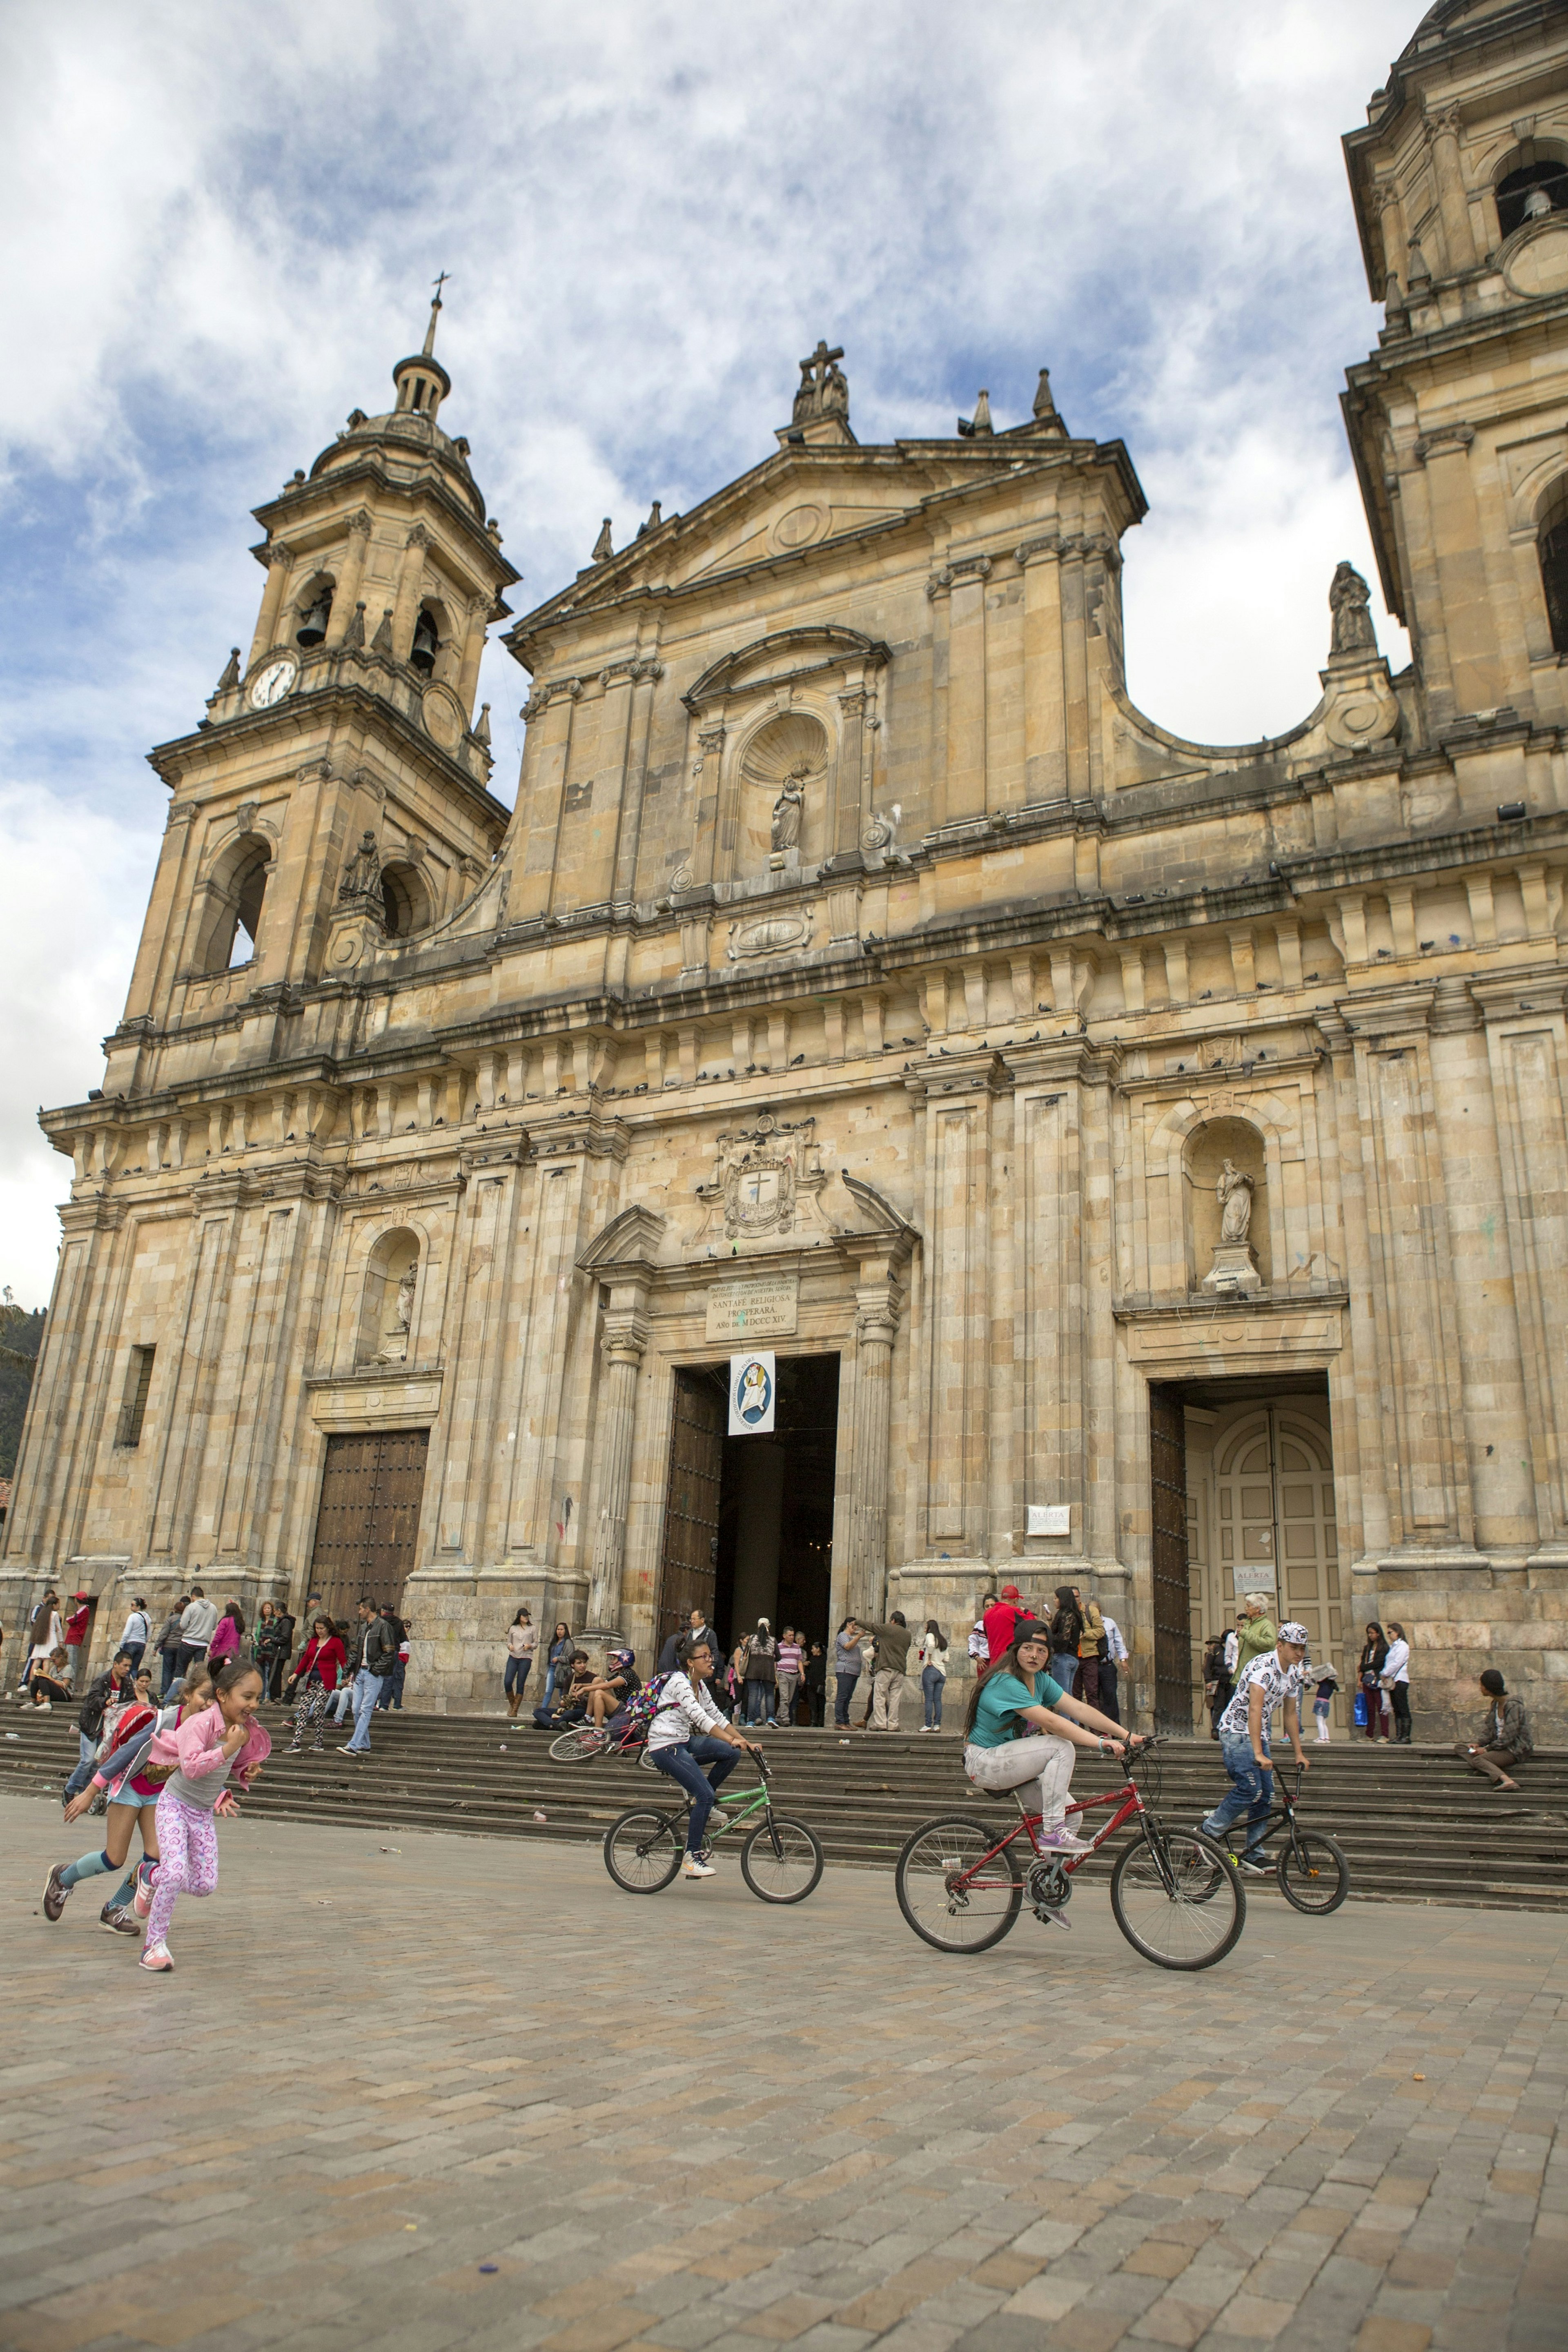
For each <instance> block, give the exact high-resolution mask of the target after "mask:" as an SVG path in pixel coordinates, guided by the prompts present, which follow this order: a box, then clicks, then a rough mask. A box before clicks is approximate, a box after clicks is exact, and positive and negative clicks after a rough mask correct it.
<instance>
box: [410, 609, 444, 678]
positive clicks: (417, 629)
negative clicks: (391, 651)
mask: <svg viewBox="0 0 1568 2352" xmlns="http://www.w3.org/2000/svg"><path fill="white" fill-rule="evenodd" d="M440 650H441V631H440V628H439V626H438V625H437V619H436V615H435V614H434V613H433V612H432V610H431V608H430V606H429V605H428V604H421V605H420V607H419V618H418V619H417V620H416V622H415V624H414V643H413V645H412V646H410V647H409V650H408V661H409V667H411V668H413V669H416V670H417V671H418V672H419V674H420V676H421V677H430V676H431V674H432V672H433V671H434V669H435V667H436V656H437V654H438V653H439V652H440Z"/></svg>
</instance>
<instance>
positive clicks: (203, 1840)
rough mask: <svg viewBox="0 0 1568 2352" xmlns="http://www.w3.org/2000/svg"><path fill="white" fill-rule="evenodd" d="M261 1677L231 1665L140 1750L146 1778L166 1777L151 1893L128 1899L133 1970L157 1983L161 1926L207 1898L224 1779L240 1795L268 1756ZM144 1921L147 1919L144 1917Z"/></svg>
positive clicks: (164, 1942)
mask: <svg viewBox="0 0 1568 2352" xmlns="http://www.w3.org/2000/svg"><path fill="white" fill-rule="evenodd" d="M261 1688H262V1684H261V1670H260V1668H259V1667H258V1666H251V1665H246V1664H242V1663H241V1661H240V1660H238V1659H234V1660H232V1661H231V1663H230V1664H228V1665H226V1666H224V1667H222V1668H221V1669H220V1670H219V1672H218V1675H217V1677H216V1682H215V1684H214V1685H213V1691H214V1703H213V1705H212V1706H207V1707H203V1709H202V1710H201V1712H200V1713H199V1714H197V1715H193V1716H187V1717H186V1718H185V1720H184V1722H183V1723H181V1724H180V1726H179V1727H178V1728H177V1729H175V1730H169V1731H159V1732H155V1733H154V1734H153V1740H152V1744H151V1746H150V1748H149V1749H148V1759H149V1762H150V1764H151V1765H152V1767H153V1769H154V1770H156V1769H157V1768H158V1767H159V1766H161V1765H173V1766H174V1771H173V1774H172V1776H171V1777H170V1779H169V1780H166V1781H165V1783H164V1786H163V1795H162V1796H161V1797H160V1798H159V1800H158V1812H157V1835H158V1850H159V1854H160V1857H161V1859H160V1861H159V1863H158V1866H157V1868H156V1869H155V1870H154V1871H153V1874H152V1881H151V1885H152V1892H151V1895H149V1894H148V1891H147V1888H146V1886H145V1885H139V1886H138V1887H137V1888H136V1891H135V1894H134V1895H133V1897H132V1905H133V1907H134V1909H135V1911H136V1914H137V1916H138V1917H146V1919H147V1941H146V1945H145V1948H143V1950H142V1957H141V1958H140V1960H139V1961H138V1962H137V1966H138V1967H139V1968H143V1969H149V1970H150V1971H152V1972H153V1973H154V1974H158V1975H163V1974H165V1973H166V1972H167V1971H168V1970H169V1969H172V1968H173V1967H174V1960H173V1958H171V1957H170V1952H169V1922H170V1920H171V1919H172V1918H173V1917H174V1905H175V1903H176V1902H177V1900H178V1899H179V1897H180V1896H181V1895H211V1894H212V1893H213V1891H214V1889H215V1888H216V1885H217V1831H216V1828H215V1826H214V1823H213V1815H214V1813H215V1812H216V1811H220V1810H221V1811H234V1810H235V1806H234V1800H233V1798H232V1797H231V1796H229V1795H228V1793H227V1790H228V1783H229V1780H230V1779H231V1778H232V1779H234V1780H237V1781H238V1783H239V1785H240V1787H241V1788H244V1789H248V1788H249V1786H250V1784H251V1782H252V1780H254V1779H255V1777H256V1775H257V1773H258V1771H259V1770H260V1769H261V1766H262V1765H263V1764H264V1763H265V1762H266V1760H267V1758H268V1756H269V1755H270V1754H271V1752H272V1742H271V1740H270V1738H268V1734H267V1732H266V1730H265V1729H264V1728H263V1727H262V1726H261V1725H260V1724H259V1723H258V1722H257V1721H256V1710H257V1708H258V1706H260V1704H261ZM149 1915H150V1916H149Z"/></svg>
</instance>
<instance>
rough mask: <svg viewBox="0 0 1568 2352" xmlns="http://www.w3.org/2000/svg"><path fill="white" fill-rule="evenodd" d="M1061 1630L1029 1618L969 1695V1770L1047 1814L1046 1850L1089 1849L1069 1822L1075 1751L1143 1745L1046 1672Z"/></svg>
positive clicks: (1041, 1841) (1040, 1838) (1112, 1752)
mask: <svg viewBox="0 0 1568 2352" xmlns="http://www.w3.org/2000/svg"><path fill="white" fill-rule="evenodd" d="M1053 1639H1054V1633H1053V1631H1052V1630H1051V1629H1048V1628H1047V1627H1046V1626H1044V1625H1042V1624H1041V1623H1040V1622H1038V1620H1037V1619H1036V1618H1032V1617H1026V1618H1023V1619H1021V1620H1020V1622H1018V1623H1017V1624H1016V1625H1015V1626H1014V1628H1013V1639H1012V1642H1011V1643H1009V1645H1008V1647H1007V1648H1006V1649H1005V1650H1004V1652H1003V1653H1002V1655H1001V1657H1000V1658H998V1659H994V1660H993V1662H992V1666H991V1671H990V1673H989V1674H988V1675H986V1677H985V1680H984V1682H983V1683H982V1682H976V1683H975V1684H974V1685H973V1686H972V1688H971V1690H970V1694H969V1706H968V1708H967V1710H966V1712H965V1715H964V1721H963V1742H964V1745H963V1769H964V1770H965V1772H966V1773H967V1774H968V1775H969V1778H970V1779H971V1780H973V1783H974V1785H975V1787H976V1788H977V1789H988V1790H1001V1789H1016V1790H1018V1792H1019V1795H1020V1797H1021V1799H1022V1801H1023V1803H1024V1806H1025V1809H1026V1811H1028V1812H1031V1813H1038V1814H1039V1815H1040V1817H1041V1818H1040V1826H1039V1829H1038V1830H1037V1832H1036V1839H1037V1844H1038V1845H1039V1848H1040V1850H1041V1852H1042V1853H1047V1852H1048V1853H1084V1852H1085V1851H1086V1850H1087V1846H1086V1841H1085V1840H1084V1839H1082V1838H1079V1837H1075V1836H1074V1835H1073V1833H1072V1832H1071V1831H1070V1830H1068V1828H1067V1827H1066V1825H1065V1823H1066V1814H1067V1801H1068V1789H1069V1787H1070V1786H1071V1784H1072V1768H1073V1761H1074V1750H1075V1749H1077V1748H1095V1749H1097V1750H1098V1751H1099V1753H1100V1755H1102V1756H1125V1755H1126V1754H1127V1753H1128V1751H1129V1748H1135V1747H1137V1746H1139V1745H1140V1744H1141V1743H1140V1742H1139V1741H1138V1740H1137V1739H1136V1738H1129V1736H1128V1734H1127V1733H1126V1732H1125V1731H1123V1729H1122V1728H1121V1725H1120V1724H1119V1723H1112V1722H1111V1720H1110V1717H1109V1716H1108V1715H1101V1714H1100V1710H1099V1708H1098V1707H1092V1706H1089V1703H1088V1702H1087V1700H1085V1699H1080V1698H1072V1697H1069V1696H1068V1693H1067V1692H1066V1691H1065V1690H1064V1689H1063V1688H1062V1686H1061V1685H1060V1683H1058V1681H1057V1680H1056V1678H1055V1676H1054V1675H1049V1674H1047V1671H1046V1668H1047V1663H1048V1661H1049V1659H1050V1655H1051V1643H1052V1641H1053Z"/></svg>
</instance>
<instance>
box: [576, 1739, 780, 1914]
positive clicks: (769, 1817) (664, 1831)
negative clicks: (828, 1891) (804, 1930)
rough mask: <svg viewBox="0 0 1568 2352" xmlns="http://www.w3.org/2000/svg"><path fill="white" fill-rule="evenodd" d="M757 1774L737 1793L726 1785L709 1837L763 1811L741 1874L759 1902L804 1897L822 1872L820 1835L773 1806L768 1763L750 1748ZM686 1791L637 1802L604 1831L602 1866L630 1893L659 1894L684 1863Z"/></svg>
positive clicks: (728, 1832)
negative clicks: (674, 1797) (670, 1800)
mask: <svg viewBox="0 0 1568 2352" xmlns="http://www.w3.org/2000/svg"><path fill="white" fill-rule="evenodd" d="M753 1755H754V1760H755V1762H756V1767H757V1771H758V1773H759V1775H760V1779H759V1780H758V1784H757V1786H756V1787H755V1788H754V1789H740V1790H736V1791H735V1793H734V1794H733V1796H729V1795H728V1792H727V1791H726V1790H720V1792H719V1798H718V1801H717V1803H716V1804H715V1805H714V1808H713V1811H712V1812H711V1814H710V1816H709V1823H708V1843H709V1845H710V1846H716V1845H717V1844H718V1843H719V1842H720V1840H721V1838H725V1837H732V1836H733V1834H734V1832H736V1831H737V1830H739V1829H742V1828H743V1827H744V1826H745V1824H746V1823H747V1822H752V1820H753V1817H754V1816H755V1815H757V1814H759V1813H760V1814H761V1816H762V1819H761V1820H760V1821H757V1822H755V1825H754V1827H753V1828H752V1830H751V1831H750V1832H749V1834H748V1835H747V1837H746V1840H745V1843H743V1844H742V1848H741V1875H742V1878H743V1879H744V1880H745V1882H746V1885H748V1886H749V1887H750V1888H751V1890H752V1894H753V1895H755V1896H756V1897H757V1899H758V1901H759V1902H761V1903H804V1902H805V1898H806V1896H807V1895H811V1894H814V1893H815V1892H816V1886H817V1884H818V1882H819V1881H820V1879H821V1877H822V1841H821V1839H820V1838H819V1837H818V1836H817V1834H816V1831H815V1830H814V1829H812V1828H811V1827H810V1826H809V1825H808V1824H807V1823H806V1822H799V1821H795V1820H794V1819H792V1817H791V1816H790V1815H789V1814H788V1813H775V1812H774V1811H773V1801H772V1800H771V1798H770V1797H769V1795H768V1768H767V1764H766V1762H765V1760H764V1759H763V1756H762V1755H761V1753H760V1752H758V1751H753ZM690 1810H691V1802H690V1800H689V1798H688V1799H687V1800H686V1801H684V1802H683V1803H681V1804H679V1805H672V1806H671V1807H669V1808H668V1811H667V1810H666V1809H665V1808H664V1807H662V1806H658V1805H634V1806H633V1807H632V1808H631V1810H630V1811H629V1812H625V1813H622V1814H621V1816H620V1818H619V1819H618V1820H617V1821H614V1822H611V1823H610V1826H609V1828H608V1829H607V1830H606V1831H605V1869H606V1870H607V1871H608V1872H609V1874H610V1876H611V1877H612V1878H613V1879H614V1880H615V1882H616V1885H617V1886H619V1887H621V1888H623V1889H624V1890H625V1892H626V1894H627V1895H659V1894H662V1892H663V1891H664V1889H665V1888H666V1887H667V1886H668V1885H670V1883H671V1881H672V1880H673V1879H674V1878H675V1876H676V1874H677V1873H678V1872H679V1868H680V1859H681V1856H682V1854H683V1853H685V1851H686V1822H687V1816H688V1814H689V1812H690Z"/></svg>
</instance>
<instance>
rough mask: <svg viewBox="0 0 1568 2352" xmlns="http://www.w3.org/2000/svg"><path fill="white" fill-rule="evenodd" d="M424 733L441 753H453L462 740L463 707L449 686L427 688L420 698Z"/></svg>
mask: <svg viewBox="0 0 1568 2352" xmlns="http://www.w3.org/2000/svg"><path fill="white" fill-rule="evenodd" d="M419 708H420V714H421V716H422V717H423V719H424V721H425V732H426V735H428V736H429V737H430V739H431V740H432V741H433V742H436V743H439V745H440V746H441V749H442V751H456V750H457V748H458V744H459V743H460V742H461V741H462V740H463V732H464V719H463V706H462V704H461V703H460V702H459V701H458V698H457V696H456V695H455V694H454V693H453V691H452V689H451V688H450V687H449V686H427V687H426V689H425V692H424V694H423V695H422V696H421V698H420V704H419Z"/></svg>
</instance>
